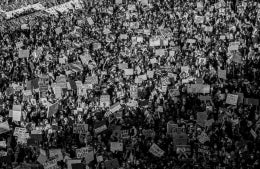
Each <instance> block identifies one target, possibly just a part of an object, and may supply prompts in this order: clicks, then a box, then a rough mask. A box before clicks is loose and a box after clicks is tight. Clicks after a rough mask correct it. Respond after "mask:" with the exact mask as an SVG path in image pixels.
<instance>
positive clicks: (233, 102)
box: [226, 94, 238, 106]
mask: <svg viewBox="0 0 260 169" xmlns="http://www.w3.org/2000/svg"><path fill="white" fill-rule="evenodd" d="M237 100H238V95H235V94H228V95H227V98H226V103H227V104H231V105H234V106H236V105H237Z"/></svg>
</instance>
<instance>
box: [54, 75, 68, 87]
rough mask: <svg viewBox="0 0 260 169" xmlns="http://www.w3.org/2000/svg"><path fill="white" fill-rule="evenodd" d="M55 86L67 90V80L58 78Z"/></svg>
mask: <svg viewBox="0 0 260 169" xmlns="http://www.w3.org/2000/svg"><path fill="white" fill-rule="evenodd" d="M56 82H57V86H60V87H61V88H62V89H66V88H67V79H66V76H58V77H57V78H56Z"/></svg>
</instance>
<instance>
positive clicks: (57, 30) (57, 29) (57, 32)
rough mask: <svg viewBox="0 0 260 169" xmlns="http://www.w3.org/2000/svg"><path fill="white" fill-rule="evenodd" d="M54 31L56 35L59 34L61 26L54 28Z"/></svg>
mask: <svg viewBox="0 0 260 169" xmlns="http://www.w3.org/2000/svg"><path fill="white" fill-rule="evenodd" d="M55 32H56V34H57V35H59V34H61V33H62V29H61V27H58V28H56V29H55Z"/></svg>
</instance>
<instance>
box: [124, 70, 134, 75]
mask: <svg viewBox="0 0 260 169" xmlns="http://www.w3.org/2000/svg"><path fill="white" fill-rule="evenodd" d="M125 75H126V76H131V75H134V69H125Z"/></svg>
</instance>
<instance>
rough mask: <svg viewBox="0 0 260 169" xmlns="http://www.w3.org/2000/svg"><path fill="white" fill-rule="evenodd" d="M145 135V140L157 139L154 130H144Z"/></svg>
mask: <svg viewBox="0 0 260 169" xmlns="http://www.w3.org/2000/svg"><path fill="white" fill-rule="evenodd" d="M142 133H143V135H144V136H145V138H150V137H151V138H154V137H155V131H154V130H152V129H148V130H142Z"/></svg>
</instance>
